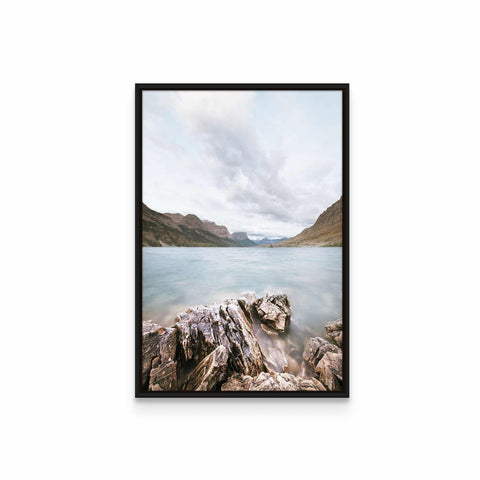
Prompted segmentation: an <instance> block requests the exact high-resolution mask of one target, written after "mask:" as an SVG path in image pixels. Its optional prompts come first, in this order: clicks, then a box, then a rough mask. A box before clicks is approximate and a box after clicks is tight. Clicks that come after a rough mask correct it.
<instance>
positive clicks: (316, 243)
mask: <svg viewBox="0 0 480 480" xmlns="http://www.w3.org/2000/svg"><path fill="white" fill-rule="evenodd" d="M342 202H343V200H342V197H340V199H339V200H337V201H336V202H335V203H333V204H332V205H330V206H329V207H328V208H327V209H326V210H325V211H324V212H322V213H321V214H320V215H319V217H318V218H317V220H316V222H315V223H314V224H313V225H312V226H311V227H308V228H305V229H304V230H302V231H301V232H300V233H299V234H298V235H296V236H295V237H292V238H289V239H287V240H283V241H281V242H279V243H277V244H276V245H274V246H275V247H341V246H342V228H343V204H342Z"/></svg>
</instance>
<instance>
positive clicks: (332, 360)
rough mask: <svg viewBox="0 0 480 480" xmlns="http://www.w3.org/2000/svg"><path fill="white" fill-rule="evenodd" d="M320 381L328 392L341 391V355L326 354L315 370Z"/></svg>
mask: <svg viewBox="0 0 480 480" xmlns="http://www.w3.org/2000/svg"><path fill="white" fill-rule="evenodd" d="M315 371H316V373H317V374H318V377H319V379H320V381H321V382H322V383H323V384H324V385H325V386H326V387H327V390H330V391H333V392H335V391H341V390H342V386H343V373H342V354H341V353H332V352H327V353H326V354H325V355H324V356H323V357H322V359H321V360H320V361H319V362H318V364H317V367H316V369H315Z"/></svg>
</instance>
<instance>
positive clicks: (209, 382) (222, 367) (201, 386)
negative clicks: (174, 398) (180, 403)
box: [184, 345, 228, 391]
mask: <svg viewBox="0 0 480 480" xmlns="http://www.w3.org/2000/svg"><path fill="white" fill-rule="evenodd" d="M227 369H228V352H227V349H226V348H225V347H224V346H223V345H220V346H219V347H217V348H216V349H215V350H214V351H213V352H212V353H210V354H209V355H207V356H206V357H205V358H204V359H203V360H202V361H201V362H200V363H199V364H198V366H197V367H196V368H195V370H194V371H193V372H192V373H191V374H190V375H189V376H188V381H187V383H186V384H185V386H184V390H187V391H193V390H196V391H213V390H217V389H218V387H219V386H220V384H221V383H222V382H223V381H224V380H225V378H226V375H227Z"/></svg>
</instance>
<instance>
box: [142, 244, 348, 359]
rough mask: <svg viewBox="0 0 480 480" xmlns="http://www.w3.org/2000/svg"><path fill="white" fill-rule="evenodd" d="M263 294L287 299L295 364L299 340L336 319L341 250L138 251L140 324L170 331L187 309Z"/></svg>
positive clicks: (300, 347) (319, 333)
mask: <svg viewBox="0 0 480 480" xmlns="http://www.w3.org/2000/svg"><path fill="white" fill-rule="evenodd" d="M267 290H268V291H270V292H276V291H279V292H284V293H286V294H287V295H288V298H289V300H290V303H291V306H292V320H291V330H290V333H289V334H288V336H289V341H290V342H293V343H294V344H295V346H296V351H295V352H294V354H293V356H294V357H295V358H296V360H297V361H301V352H302V351H303V344H304V342H305V339H306V338H309V337H312V336H324V329H323V327H324V325H325V323H327V322H331V321H333V320H336V319H338V318H340V317H342V248H337V247H330V248H318V247H317V248H305V247H303V248H301V247H299V248H268V247H267V248H231V247H229V248H200V247H199V248H182V247H171V248H168V247H167V248H165V247H163V248H158V247H157V248H155V247H143V320H144V322H145V321H147V322H148V323H150V322H153V323H154V324H157V325H161V326H171V325H172V324H173V323H174V319H175V315H176V314H178V313H180V312H183V311H184V310H186V309H187V308H188V307H191V306H195V305H209V304H213V303H221V302H222V301H223V300H225V299H226V298H238V297H240V296H241V293H242V292H245V291H254V292H255V293H256V294H257V296H263V295H264V293H265V292H266V291H267Z"/></svg>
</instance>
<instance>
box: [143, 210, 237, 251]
mask: <svg viewBox="0 0 480 480" xmlns="http://www.w3.org/2000/svg"><path fill="white" fill-rule="evenodd" d="M142 245H143V246H144V247H162V246H172V247H238V246H239V245H238V243H237V242H235V241H234V240H231V239H228V238H221V237H218V236H217V235H214V234H213V233H210V232H207V231H206V230H201V229H200V228H189V227H187V226H184V225H176V224H175V222H173V221H172V219H171V218H169V217H167V216H166V215H163V214H162V213H158V212H155V211H154V210H151V209H150V208H148V207H147V206H146V205H142Z"/></svg>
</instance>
